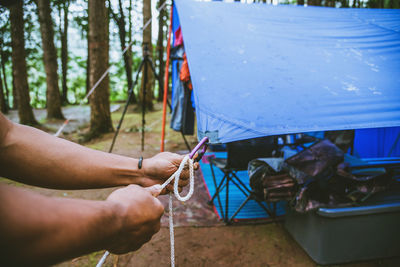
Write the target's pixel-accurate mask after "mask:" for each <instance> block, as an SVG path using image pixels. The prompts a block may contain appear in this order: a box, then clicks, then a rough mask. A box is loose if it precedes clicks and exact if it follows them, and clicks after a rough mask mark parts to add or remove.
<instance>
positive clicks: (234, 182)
mask: <svg viewBox="0 0 400 267" xmlns="http://www.w3.org/2000/svg"><path fill="white" fill-rule="evenodd" d="M231 182H232V183H233V184H234V185H236V187H237V188H238V189H239V190H240V191H241V192H242V193H243V195H245V196H246V197H248V196H249V195H250V194H251V191H250V192H247V191H249V190H248V189H247V188H246V187H244V188H245V189H243V188H242V187H241V186H240V185H239V184H237V183H236V181H235V179H231Z"/></svg>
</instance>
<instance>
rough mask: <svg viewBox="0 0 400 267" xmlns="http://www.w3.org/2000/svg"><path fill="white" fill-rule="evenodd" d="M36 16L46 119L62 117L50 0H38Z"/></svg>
mask: <svg viewBox="0 0 400 267" xmlns="http://www.w3.org/2000/svg"><path fill="white" fill-rule="evenodd" d="M37 6H38V16H39V22H40V33H41V36H42V46H43V63H44V69H45V71H46V84H47V91H46V104H47V105H46V106H47V118H48V119H64V116H63V114H62V112H61V101H60V100H61V98H60V88H59V87H58V73H57V70H58V67H57V51H56V48H55V46H54V29H53V20H52V19H51V9H50V0H38V1H37Z"/></svg>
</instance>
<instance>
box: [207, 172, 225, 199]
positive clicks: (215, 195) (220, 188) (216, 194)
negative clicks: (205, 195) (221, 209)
mask: <svg viewBox="0 0 400 267" xmlns="http://www.w3.org/2000/svg"><path fill="white" fill-rule="evenodd" d="M226 178H227V175H225V176H224V177H223V178H222V180H221V182H220V183H219V185H218V187H217V189H216V190H215V193H214V195H213V196H212V198H211V200H210V201H209V202H208V203H209V204H210V205H214V199H215V198H216V197H218V198H219V192H221V190H222V188H224V187H225V184H224V182H225V179H226ZM219 204H220V203H219ZM220 206H221V205H220Z"/></svg>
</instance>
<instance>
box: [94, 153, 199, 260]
mask: <svg viewBox="0 0 400 267" xmlns="http://www.w3.org/2000/svg"><path fill="white" fill-rule="evenodd" d="M186 163H188V164H189V192H188V193H187V195H186V196H184V197H182V196H181V195H179V188H178V185H179V179H180V177H181V173H182V171H183V169H184V168H185V165H186ZM173 179H175V181H174V194H175V197H176V198H177V199H178V200H180V201H183V202H184V201H186V200H188V199H189V198H191V196H192V195H193V192H194V168H193V159H191V158H189V155H186V156H185V157H184V158H183V160H182V162H181V164H180V165H179V168H178V170H177V171H176V172H175V173H174V174H172V175H171V177H169V178H168V180H166V181H165V182H164V183H163V184H162V185H161V190H162V189H164V188H165V187H166V186H167V185H168V184H169V183H170V182H172V180H173ZM168 209H169V235H170V244H171V267H175V239H174V211H173V207H172V192H170V193H169V203H168ZM109 254H110V252H108V251H106V252H105V253H104V255H103V257H101V259H100V261H99V262H98V263H97V265H96V267H101V266H102V265H103V263H104V261H105V260H106V258H107V256H108V255H109Z"/></svg>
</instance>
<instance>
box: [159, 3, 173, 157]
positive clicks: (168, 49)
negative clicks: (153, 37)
mask: <svg viewBox="0 0 400 267" xmlns="http://www.w3.org/2000/svg"><path fill="white" fill-rule="evenodd" d="M172 10H173V9H172V8H171V14H170V16H169V30H168V43H167V62H166V63H165V73H164V98H163V114H162V126H161V146H160V151H161V152H164V143H165V123H166V116H167V97H168V81H169V76H168V75H169V58H170V53H171V32H172V15H173V14H172Z"/></svg>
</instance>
